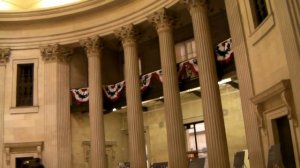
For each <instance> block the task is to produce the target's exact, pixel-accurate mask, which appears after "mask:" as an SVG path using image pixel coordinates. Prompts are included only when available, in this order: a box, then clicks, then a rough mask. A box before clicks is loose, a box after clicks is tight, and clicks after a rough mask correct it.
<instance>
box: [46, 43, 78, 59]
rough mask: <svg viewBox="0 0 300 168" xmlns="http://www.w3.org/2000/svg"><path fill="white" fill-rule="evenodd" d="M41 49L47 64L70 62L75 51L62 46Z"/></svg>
mask: <svg viewBox="0 0 300 168" xmlns="http://www.w3.org/2000/svg"><path fill="white" fill-rule="evenodd" d="M40 49H41V55H42V57H43V60H44V61H45V62H52V61H60V62H69V61H70V59H71V55H72V54H73V50H72V49H71V48H68V47H65V46H62V45H60V44H53V45H48V46H42V47H41V48H40Z"/></svg>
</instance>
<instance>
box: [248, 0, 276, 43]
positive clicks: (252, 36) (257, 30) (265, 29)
mask: <svg viewBox="0 0 300 168" xmlns="http://www.w3.org/2000/svg"><path fill="white" fill-rule="evenodd" d="M265 2H266V7H267V11H268V15H267V17H266V18H265V19H264V20H263V21H262V22H261V23H260V24H258V25H255V19H254V17H255V14H254V13H253V12H254V10H255V9H254V7H253V4H252V2H250V1H249V0H244V5H245V9H246V14H247V21H248V26H249V27H248V29H249V31H248V32H249V34H248V36H249V41H250V43H251V44H252V45H255V44H256V43H258V42H259V41H260V40H261V39H262V38H263V37H264V36H265V35H266V34H268V33H269V32H270V30H271V29H272V28H273V27H274V26H275V19H274V15H273V11H272V8H271V3H270V0H265Z"/></svg>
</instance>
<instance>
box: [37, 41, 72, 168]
mask: <svg viewBox="0 0 300 168" xmlns="http://www.w3.org/2000/svg"><path fill="white" fill-rule="evenodd" d="M71 54H72V50H71V49H69V48H66V47H64V46H61V45H59V44H54V45H48V46H45V47H41V55H42V57H43V60H44V62H45V88H44V89H45V92H46V94H45V155H44V156H45V159H44V161H45V162H44V163H45V166H46V167H47V168H71V167H72V165H71V164H72V162H71V116H70V98H69V96H70V93H69V90H70V70H69V60H70V56H71Z"/></svg>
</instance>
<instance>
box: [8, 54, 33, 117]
mask: <svg viewBox="0 0 300 168" xmlns="http://www.w3.org/2000/svg"><path fill="white" fill-rule="evenodd" d="M20 64H33V104H32V106H17V76H18V75H17V73H18V65H20ZM12 73H13V74H12V94H11V95H12V97H11V98H12V100H11V108H10V113H35V112H38V93H37V92H38V59H24V60H13V62H12Z"/></svg>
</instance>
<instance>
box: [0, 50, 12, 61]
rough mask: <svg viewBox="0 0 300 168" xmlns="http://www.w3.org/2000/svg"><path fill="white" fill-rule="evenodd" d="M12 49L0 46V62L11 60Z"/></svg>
mask: <svg viewBox="0 0 300 168" xmlns="http://www.w3.org/2000/svg"><path fill="white" fill-rule="evenodd" d="M9 57H10V49H9V48H0V64H5V63H7V62H8V61H9Z"/></svg>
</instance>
